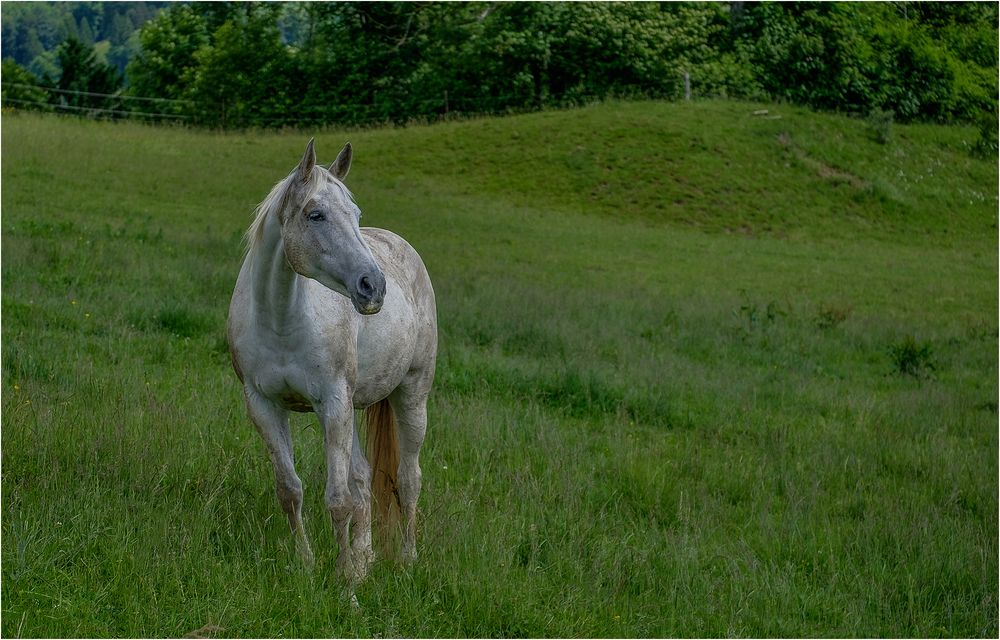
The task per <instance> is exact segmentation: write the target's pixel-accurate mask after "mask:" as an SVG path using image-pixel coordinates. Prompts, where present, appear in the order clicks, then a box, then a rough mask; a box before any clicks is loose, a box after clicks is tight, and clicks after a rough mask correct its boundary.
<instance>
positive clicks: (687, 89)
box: [684, 69, 691, 102]
mask: <svg viewBox="0 0 1000 640" xmlns="http://www.w3.org/2000/svg"><path fill="white" fill-rule="evenodd" d="M684 100H685V101H687V102H689V101H690V100H691V74H690V73H688V71H687V69H685V70H684Z"/></svg>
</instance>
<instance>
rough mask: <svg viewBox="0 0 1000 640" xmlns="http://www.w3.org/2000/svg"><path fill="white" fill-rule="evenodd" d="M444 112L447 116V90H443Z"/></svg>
mask: <svg viewBox="0 0 1000 640" xmlns="http://www.w3.org/2000/svg"><path fill="white" fill-rule="evenodd" d="M444 112H445V114H446V115H447V113H448V90H447V89H445V90H444Z"/></svg>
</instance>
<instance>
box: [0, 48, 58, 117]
mask: <svg viewBox="0 0 1000 640" xmlns="http://www.w3.org/2000/svg"><path fill="white" fill-rule="evenodd" d="M0 76H3V85H2V87H3V89H2V91H3V94H2V98H0V101H2V103H3V104H4V106H11V107H14V108H16V109H28V110H36V111H38V110H40V111H48V110H50V107H49V106H48V104H47V102H48V96H49V94H48V92H47V91H46V90H45V88H44V87H42V86H41V83H40V82H39V80H38V78H37V77H36V76H35V75H34V74H33V73H31V72H30V71H28V70H27V69H25V68H24V67H22V66H21V65H19V64H17V63H16V62H14V61H13V60H4V61H3V65H2V68H0Z"/></svg>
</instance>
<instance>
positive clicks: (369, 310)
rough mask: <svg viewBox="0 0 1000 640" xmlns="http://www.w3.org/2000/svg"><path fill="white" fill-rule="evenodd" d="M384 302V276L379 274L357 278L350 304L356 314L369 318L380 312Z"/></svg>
mask: <svg viewBox="0 0 1000 640" xmlns="http://www.w3.org/2000/svg"><path fill="white" fill-rule="evenodd" d="M384 300H385V276H384V275H382V273H381V272H379V271H376V272H375V273H371V274H367V275H363V276H361V277H360V278H358V281H357V284H356V285H355V288H354V295H352V296H351V302H353V303H354V308H355V309H357V311H358V313H360V314H361V315H365V316H370V315H372V314H373V313H378V312H379V311H381V310H382V302H383V301H384Z"/></svg>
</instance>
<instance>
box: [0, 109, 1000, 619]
mask: <svg viewBox="0 0 1000 640" xmlns="http://www.w3.org/2000/svg"><path fill="white" fill-rule="evenodd" d="M754 108H755V106H754V105H743V104H738V103H714V102H710V103H696V104H687V105H669V104H659V103H623V104H616V105H608V106H603V107H594V108H588V109H582V110H577V111H566V112H559V113H542V114H534V115H529V116H522V117H515V118H508V119H502V120H479V121H469V122H458V123H448V124H442V125H436V126H432V127H417V128H410V129H401V130H393V129H387V130H376V131H365V132H351V133H350V134H349V136H348V134H346V133H338V132H327V133H324V134H322V135H320V136H319V137H318V140H317V143H318V149H319V151H320V154H321V156H323V155H324V154H329V157H328V159H329V158H332V156H333V154H334V153H335V152H336V151H337V150H338V149H339V148H340V146H341V145H342V143H343V141H344V139H345V138H347V137H349V138H350V139H351V141H352V142H353V144H354V146H355V149H356V154H355V160H356V162H355V166H354V168H353V170H352V174H351V176H350V179H349V182H350V185H351V187H352V190H354V192H355V193H356V194H357V196H358V200H359V202H360V204H361V207H362V209H363V210H364V212H365V218H364V219H365V222H366V223H368V224H371V225H373V226H384V227H386V228H390V229H393V230H396V231H398V232H400V233H401V234H403V235H404V236H406V237H407V238H408V239H409V240H410V241H411V243H412V244H413V245H414V246H415V247H417V249H418V250H419V251H420V252H421V254H422V256H423V257H424V259H425V261H426V263H427V265H428V268H429V270H430V272H431V276H432V278H433V280H434V283H435V288H436V291H437V298H438V305H439V308H438V312H439V317H440V325H441V354H440V359H439V364H438V376H437V384H436V388H435V392H434V394H433V396H432V401H431V407H430V427H429V435H428V439H427V444H426V446H425V449H424V454H423V456H422V465H423V469H424V485H425V491H424V494H423V496H422V498H421V504H420V508H421V518H420V530H419V538H418V548H419V552H420V559H419V561H418V562H417V564H416V565H415V566H413V567H412V568H402V567H398V566H396V565H395V564H394V563H392V562H391V561H388V560H380V561H378V562H377V563H376V565H375V568H374V571H373V573H372V575H371V576H370V577H369V578H368V580H367V581H366V582H365V583H364V584H363V585H362V586H361V587H360V588H359V589H358V592H357V595H358V599H359V601H360V603H361V609H360V610H359V611H352V609H351V607H350V606H349V604H348V603H347V602H346V601H345V599H344V598H343V595H342V590H341V585H340V584H339V583H338V581H337V580H336V578H335V577H334V574H333V564H334V559H335V556H336V543H335V540H334V538H333V535H332V532H331V527H330V524H329V520H328V517H327V516H326V514H325V511H324V507H323V499H322V494H323V481H324V469H323V455H322V434H321V433H320V432H319V431H318V429H317V428H316V426H315V422H314V419H313V418H312V416H307V415H301V416H300V415H296V416H294V419H293V428H294V438H295V448H296V459H297V465H298V469H299V472H300V474H301V476H302V478H303V482H304V485H305V490H306V505H305V513H306V527H307V528H308V530H309V533H310V535H311V537H312V539H313V548H314V551H315V552H316V555H317V567H316V569H315V571H313V572H312V573H307V572H305V571H303V570H302V568H301V567H300V565H299V563H298V561H297V559H296V556H295V552H294V545H293V543H292V540H291V536H290V535H289V533H288V530H287V524H286V523H285V519H284V517H283V516H282V514H281V512H280V509H279V507H278V505H277V501H276V499H275V497H274V491H273V486H272V472H271V469H270V464H269V462H268V461H267V457H266V455H265V453H264V450H263V447H262V445H261V443H260V442H259V439H258V438H257V436H256V434H255V433H254V431H253V428H252V427H251V425H250V423H249V421H248V420H247V418H246V417H245V414H244V411H243V407H242V404H241V400H240V391H239V386H238V383H237V382H236V379H235V376H234V375H233V374H232V372H231V370H230V366H229V363H228V354H227V351H226V345H225V340H224V320H225V313H226V308H227V304H228V299H229V295H230V293H231V287H232V285H233V282H234V281H235V276H236V273H237V270H238V268H239V263H240V259H241V247H240V235H241V234H242V232H243V230H244V229H245V226H246V225H247V224H248V223H249V215H250V212H251V210H252V207H253V205H254V204H255V203H256V201H258V200H260V199H261V198H262V197H263V195H265V194H266V192H267V190H268V189H269V188H270V186H271V185H272V184H273V183H274V182H275V181H276V180H278V179H279V178H280V177H282V176H283V175H285V174H286V173H287V171H289V170H290V169H291V168H292V166H293V165H294V163H295V161H296V160H297V158H298V157H299V155H300V154H301V149H302V147H303V145H304V142H305V138H306V136H303V135H298V134H281V135H277V134H266V135H257V134H245V135H217V134H208V133H199V132H192V131H186V130H179V129H176V130H171V129H156V128H147V127H139V126H134V125H129V124H124V125H115V124H101V123H91V122H81V121H76V120H63V119H56V118H43V117H36V116H9V115H8V116H5V118H4V122H3V152H4V153H3V158H2V165H3V166H2V178H3V187H4V189H3V192H2V205H3V219H2V233H3V247H2V249H3V251H2V269H3V272H2V276H3V291H2V293H3V295H2V313H3V324H2V339H3V343H2V356H3V360H2V364H3V381H2V410H3V431H2V438H3V439H2V469H3V485H2V490H3V501H2V502H3V505H2V514H3V515H2V518H3V521H2V527H3V528H2V534H3V536H2V572H3V581H2V596H3V597H2V614H3V615H2V623H0V624H2V632H3V635H4V636H9V637H15V636H133V637H145V636H177V635H184V634H188V633H191V632H198V633H199V634H200V635H224V636H236V637H239V636H278V635H284V636H299V637H319V636H323V637H332V636H345V635H346V636H354V637H360V636H376V635H377V636H389V635H403V636H499V635H503V636H555V635H558V636H591V637H608V636H722V635H738V636H805V635H810V636H815V635H825V636H834V635H836V636H995V635H996V634H997V605H998V603H997V592H998V585H997V571H998V564H997V537H998V536H997V533H998V532H997V519H998V513H997V475H998V468H997V429H996V426H997V413H996V412H997V403H996V401H997V394H998V387H997V359H996V353H997V347H998V341H997V339H998V323H997V316H996V309H997V268H996V265H997V246H996V230H995V229H996V226H995V225H996V213H995V212H996V193H997V182H996V175H997V169H996V162H995V160H983V159H981V158H976V157H974V156H971V155H970V154H969V153H968V150H967V149H966V148H965V146H963V141H965V140H966V139H972V138H970V136H971V135H972V134H974V131H972V130H971V129H970V130H966V129H962V128H944V127H924V126H906V125H894V127H893V137H892V139H891V140H890V141H888V142H887V143H886V144H885V145H883V144H880V143H878V142H877V141H875V140H873V139H872V138H871V137H870V134H869V133H868V130H867V125H866V123H865V122H863V121H855V120H848V119H844V118H837V117H833V116H818V115H814V114H809V113H807V112H804V111H800V110H796V109H790V108H784V107H775V106H774V105H770V107H769V108H770V110H771V112H772V113H777V114H780V115H782V118H781V119H771V120H763V119H759V118H754V117H753V116H751V115H749V114H750V113H751V112H752V110H753V109H754ZM970 132H971V133H970ZM782 136H784V137H782ZM321 160H322V157H321ZM917 176H920V179H919V180H918V179H917ZM908 341H909V342H908ZM911 342H912V345H913V347H914V349H916V350H917V351H920V350H921V349H923V348H926V349H927V351H926V353H927V354H928V355H927V358H929V359H930V360H926V359H924V360H921V358H920V357H919V356H915V355H912V354H911V355H910V356H907V355H906V354H905V353H903V351H901V349H904V348H905V347H906V345H907V344H910V343H911ZM901 354H902V355H901ZM900 358H903V360H900ZM907 358H908V359H907ZM914 359H916V360H914ZM911 360H912V361H914V362H916V361H920V362H924V361H925V360H926V361H927V362H932V363H933V369H932V370H931V373H932V375H923V374H921V375H905V374H901V368H902V365H901V362H902V363H903V364H905V363H906V362H910V361H911ZM924 373H926V370H925V371H924Z"/></svg>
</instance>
